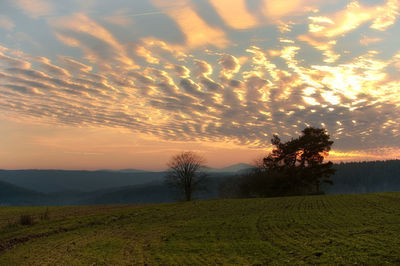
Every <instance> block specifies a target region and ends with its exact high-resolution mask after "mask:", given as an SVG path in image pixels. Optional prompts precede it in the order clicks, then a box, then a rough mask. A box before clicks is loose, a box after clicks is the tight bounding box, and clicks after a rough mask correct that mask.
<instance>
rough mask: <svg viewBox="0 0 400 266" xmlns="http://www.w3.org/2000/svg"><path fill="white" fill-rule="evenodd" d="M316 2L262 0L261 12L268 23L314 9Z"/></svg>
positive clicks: (312, 0)
mask: <svg viewBox="0 0 400 266" xmlns="http://www.w3.org/2000/svg"><path fill="white" fill-rule="evenodd" d="M316 2H318V1H316V0H291V1H282V0H264V2H263V7H262V12H263V14H264V15H265V17H266V19H267V20H269V21H271V20H272V21H277V22H278V21H279V20H281V19H283V18H284V17H288V16H296V15H301V14H304V13H307V12H310V11H313V10H315V9H316V6H315V3H316Z"/></svg>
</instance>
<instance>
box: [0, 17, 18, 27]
mask: <svg viewBox="0 0 400 266" xmlns="http://www.w3.org/2000/svg"><path fill="white" fill-rule="evenodd" d="M14 27H15V24H14V22H13V21H12V20H11V19H10V18H9V17H7V16H5V15H0V28H3V29H6V30H12V29H14Z"/></svg>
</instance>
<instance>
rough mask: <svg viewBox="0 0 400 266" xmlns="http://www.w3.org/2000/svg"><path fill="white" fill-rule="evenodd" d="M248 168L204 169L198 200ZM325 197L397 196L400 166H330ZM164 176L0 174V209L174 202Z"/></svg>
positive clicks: (60, 172)
mask: <svg viewBox="0 0 400 266" xmlns="http://www.w3.org/2000/svg"><path fill="white" fill-rule="evenodd" d="M250 167H251V165H248V164H236V165H232V166H229V167H224V168H220V169H213V168H209V169H208V170H207V172H208V175H209V183H208V185H207V187H208V190H207V191H206V192H202V193H201V194H198V195H196V198H198V199H212V198H218V197H219V196H220V195H219V189H220V185H221V184H222V183H223V182H225V181H226V180H229V179H234V178H236V177H237V176H239V175H240V174H241V173H243V172H245V171H248V170H249V169H250ZM334 167H335V168H336V169H337V172H336V173H335V174H334V175H333V176H332V180H333V182H334V185H333V186H330V185H326V186H324V187H323V190H324V191H325V193H326V194H348V193H366V192H385V191H400V160H391V161H378V162H358V163H341V164H335V165H334ZM164 176H165V172H144V171H143V172H142V171H140V170H134V172H128V173H126V172H121V171H105V170H104V171H63V170H12V171H8V170H0V205H89V204H125V203H154V202H171V201H175V200H177V195H176V193H173V192H172V193H171V188H169V187H167V186H166V185H165V184H164V183H163V180H164Z"/></svg>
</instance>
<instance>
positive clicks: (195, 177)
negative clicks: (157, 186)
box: [165, 151, 206, 201]
mask: <svg viewBox="0 0 400 266" xmlns="http://www.w3.org/2000/svg"><path fill="white" fill-rule="evenodd" d="M204 163H205V159H204V158H203V157H201V156H200V155H198V154H196V153H194V152H191V151H188V152H182V153H179V154H177V155H175V156H173V157H172V158H171V159H170V161H169V162H168V164H167V165H168V168H169V169H168V172H167V175H166V176H165V182H166V183H167V184H168V185H169V186H172V187H175V188H177V189H178V191H179V192H180V193H181V194H182V196H183V198H184V199H185V200H186V201H190V200H192V197H193V193H194V192H196V191H199V190H202V189H204V184H205V182H206V174H205V173H204V172H202V169H203V168H204V166H205V165H204Z"/></svg>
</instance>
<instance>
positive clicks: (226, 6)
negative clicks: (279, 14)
mask: <svg viewBox="0 0 400 266" xmlns="http://www.w3.org/2000/svg"><path fill="white" fill-rule="evenodd" d="M210 3H211V4H212V5H213V6H214V8H215V9H216V11H217V12H218V14H219V15H220V16H221V17H222V18H223V19H224V21H225V23H226V24H228V25H229V26H230V27H232V28H234V29H248V28H253V27H255V26H257V25H258V24H259V23H258V19H257V18H256V16H254V15H253V14H251V13H250V12H249V11H248V10H247V6H246V1H245V0H231V1H228V2H227V1H218V0H210Z"/></svg>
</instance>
